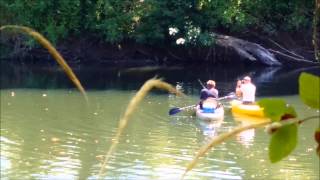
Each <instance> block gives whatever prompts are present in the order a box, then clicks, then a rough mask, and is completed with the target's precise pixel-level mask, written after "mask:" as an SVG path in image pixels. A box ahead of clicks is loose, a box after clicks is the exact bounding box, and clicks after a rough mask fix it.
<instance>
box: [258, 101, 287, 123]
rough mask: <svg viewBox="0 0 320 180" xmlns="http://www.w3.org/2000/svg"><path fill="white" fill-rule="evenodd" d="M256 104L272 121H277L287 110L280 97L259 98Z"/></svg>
mask: <svg viewBox="0 0 320 180" xmlns="http://www.w3.org/2000/svg"><path fill="white" fill-rule="evenodd" d="M258 104H259V106H261V107H263V112H264V114H265V116H267V117H268V118H270V119H271V120H272V121H279V120H280V119H281V117H282V116H283V115H284V114H285V113H286V111H287V107H286V102H285V101H284V100H282V99H261V100H260V101H258Z"/></svg>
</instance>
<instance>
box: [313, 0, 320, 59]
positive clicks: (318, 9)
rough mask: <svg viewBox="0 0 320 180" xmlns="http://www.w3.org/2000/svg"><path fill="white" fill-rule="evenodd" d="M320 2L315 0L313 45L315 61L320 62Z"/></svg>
mask: <svg viewBox="0 0 320 180" xmlns="http://www.w3.org/2000/svg"><path fill="white" fill-rule="evenodd" d="M319 26H320V0H315V9H314V16H313V40H312V42H313V45H314V55H315V59H316V60H317V61H318V62H320V49H319V48H320V40H319V38H320V35H319V30H320V27H319Z"/></svg>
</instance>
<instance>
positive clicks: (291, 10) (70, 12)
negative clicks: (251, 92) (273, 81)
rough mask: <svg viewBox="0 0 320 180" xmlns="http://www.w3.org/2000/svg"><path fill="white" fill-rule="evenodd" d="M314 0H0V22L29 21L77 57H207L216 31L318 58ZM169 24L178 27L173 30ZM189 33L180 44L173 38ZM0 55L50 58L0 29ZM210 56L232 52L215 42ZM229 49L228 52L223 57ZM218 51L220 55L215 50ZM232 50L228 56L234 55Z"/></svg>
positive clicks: (69, 55) (26, 40) (219, 57)
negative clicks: (174, 32) (314, 42)
mask: <svg viewBox="0 0 320 180" xmlns="http://www.w3.org/2000/svg"><path fill="white" fill-rule="evenodd" d="M314 3H315V1H312V0H277V1H274V0H224V1H221V0H54V1H53V0H52V1H50V0H49V1H45V0H40V1H37V0H14V1H13V0H2V1H0V12H1V18H0V25H7V24H15V25H23V26H28V27H31V28H33V29H35V30H37V31H39V32H40V33H42V34H43V35H44V36H45V37H46V38H48V39H49V40H50V41H51V42H52V43H53V44H54V45H55V46H56V47H57V49H58V50H59V51H60V52H61V53H62V55H63V56H64V57H66V60H67V61H69V62H74V63H90V62H93V63H97V62H99V63H108V62H113V63H114V62H116V63H127V62H130V61H139V60H143V63H146V62H149V61H150V63H151V64H152V63H156V64H164V63H168V62H175V63H191V62H201V61H204V59H205V58H204V57H206V56H207V55H208V53H207V51H205V50H206V49H208V48H209V47H214V44H215V40H214V33H219V34H224V35H230V36H234V37H237V38H241V39H244V40H248V41H251V42H255V43H258V44H262V45H263V46H265V47H276V48H280V46H281V47H282V48H285V49H290V50H292V51H293V52H295V53H297V54H300V55H302V56H303V57H305V58H307V59H311V60H314V49H313V45H312V20H313V16H314V9H315V8H314V7H315V4H314ZM169 28H176V29H178V32H177V33H176V34H174V35H170V34H169ZM179 38H183V39H185V43H184V44H183V45H178V44H177V43H176V40H177V39H179ZM0 45H1V58H2V59H8V58H10V59H15V58H17V57H20V58H21V57H25V56H29V57H30V56H31V57H35V58H42V59H43V58H47V59H50V57H49V55H48V53H47V52H46V50H44V49H43V48H40V45H38V44H37V43H36V42H35V41H34V40H33V39H32V38H30V37H27V36H22V35H21V34H19V33H16V32H14V31H10V32H8V31H6V32H1V43H0ZM212 51H214V52H215V53H214V54H215V57H214V58H211V59H210V62H213V63H215V62H228V61H229V59H230V57H232V58H233V59H234V58H235V57H236V56H235V57H234V56H233V54H232V53H231V52H228V50H226V49H221V48H214V49H213V50H212ZM226 55H227V56H229V57H228V58H225V57H226ZM216 57H217V58H216ZM232 58H231V59H232Z"/></svg>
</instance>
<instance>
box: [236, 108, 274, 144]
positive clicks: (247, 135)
mask: <svg viewBox="0 0 320 180" xmlns="http://www.w3.org/2000/svg"><path fill="white" fill-rule="evenodd" d="M233 118H234V120H235V121H236V122H237V123H238V124H239V125H242V126H247V125H250V124H254V123H259V122H263V121H269V119H267V118H256V117H252V116H246V115H236V114H233ZM255 131H256V130H255V129H248V130H246V131H242V132H240V133H238V134H237V135H236V140H237V141H238V142H239V143H240V144H242V145H243V146H244V147H246V148H249V146H251V145H253V143H254V136H255Z"/></svg>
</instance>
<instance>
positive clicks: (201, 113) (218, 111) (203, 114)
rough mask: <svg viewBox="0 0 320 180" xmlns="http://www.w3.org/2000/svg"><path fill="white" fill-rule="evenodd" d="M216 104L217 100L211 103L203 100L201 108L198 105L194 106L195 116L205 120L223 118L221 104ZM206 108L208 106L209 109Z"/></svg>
mask: <svg viewBox="0 0 320 180" xmlns="http://www.w3.org/2000/svg"><path fill="white" fill-rule="evenodd" d="M211 105H212V106H211ZM216 106H217V102H214V103H212V102H207V101H205V102H203V109H200V106H199V105H198V106H197V107H196V116H197V117H198V118H199V119H201V120H206V121H218V120H223V118H224V108H223V105H222V104H220V105H218V107H216ZM214 107H216V108H214ZM208 108H210V109H211V110H210V111H208ZM212 109H213V110H212ZM212 111H213V112H212Z"/></svg>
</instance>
